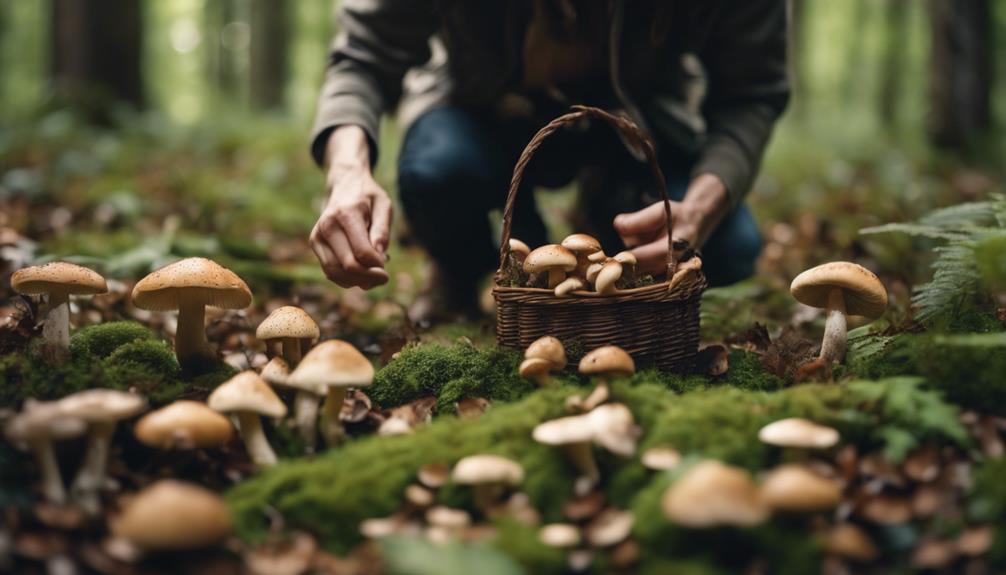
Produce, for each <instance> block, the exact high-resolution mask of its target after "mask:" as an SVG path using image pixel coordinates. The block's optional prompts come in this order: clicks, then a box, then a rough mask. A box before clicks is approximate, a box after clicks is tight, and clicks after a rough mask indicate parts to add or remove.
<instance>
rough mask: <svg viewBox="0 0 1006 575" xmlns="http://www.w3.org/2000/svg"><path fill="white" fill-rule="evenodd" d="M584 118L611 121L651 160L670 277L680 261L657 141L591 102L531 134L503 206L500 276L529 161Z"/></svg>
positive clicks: (630, 121)
mask: <svg viewBox="0 0 1006 575" xmlns="http://www.w3.org/2000/svg"><path fill="white" fill-rule="evenodd" d="M582 118H598V119H601V120H604V121H605V122H607V123H608V124H611V126H612V127H613V128H615V129H616V130H617V131H618V132H619V133H620V134H621V135H622V136H623V138H624V140H625V143H626V145H629V146H633V147H635V148H637V149H639V150H641V151H642V152H643V154H644V155H645V156H646V160H647V161H648V162H649V164H650V171H651V172H652V174H653V179H654V180H655V181H656V184H657V189H659V190H660V199H661V200H662V201H663V202H664V213H665V214H666V216H667V277H668V278H670V277H672V276H673V275H674V268H675V267H676V266H677V261H676V260H675V258H674V241H673V240H672V239H671V237H672V234H671V231H672V230H671V201H670V200H669V199H668V198H667V183H666V181H665V180H664V173H663V171H661V169H660V165H659V163H658V162H657V154H656V151H655V150H654V148H653V142H652V141H651V140H650V138H649V136H647V135H646V133H645V132H643V131H642V130H641V129H639V126H637V125H636V124H635V123H634V122H633V121H632V120H630V119H628V118H626V117H623V116H616V115H615V114H611V113H608V112H605V111H604V110H601V109H599V108H592V107H589V106H573V107H572V108H570V111H569V112H567V113H565V114H563V115H562V116H559V117H558V118H556V119H554V120H552V121H551V122H549V123H548V124H546V125H545V126H544V127H543V128H542V129H540V130H538V133H537V134H535V135H534V137H533V138H531V141H530V142H528V143H527V146H526V147H525V148H524V151H523V152H521V155H520V159H518V160H517V165H516V166H514V169H513V178H511V180H510V190H509V191H508V192H507V198H506V205H505V206H504V207H503V233H502V238H501V241H500V265H499V269H498V270H497V272H496V273H497V276H500V275H501V274H502V273H503V267H504V266H505V265H506V258H507V255H509V253H510V226H511V223H512V221H513V208H514V204H515V203H516V200H517V190H518V188H520V184H521V180H522V179H523V178H524V169H525V168H527V164H528V162H530V161H531V158H532V157H533V156H534V153H535V152H536V151H537V150H538V148H539V147H540V146H541V144H542V142H544V141H545V139H546V138H548V137H549V136H551V135H552V134H554V133H555V132H556V131H558V130H559V128H561V127H563V126H565V125H568V124H572V123H574V122H576V121H578V120H580V119H582Z"/></svg>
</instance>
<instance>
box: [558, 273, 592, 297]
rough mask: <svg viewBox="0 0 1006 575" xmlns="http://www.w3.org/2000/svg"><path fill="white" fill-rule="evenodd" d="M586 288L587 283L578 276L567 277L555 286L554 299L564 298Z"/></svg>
mask: <svg viewBox="0 0 1006 575" xmlns="http://www.w3.org/2000/svg"><path fill="white" fill-rule="evenodd" d="M586 287H587V281H586V280H584V279H582V278H581V277H579V276H569V277H568V278H566V279H564V280H562V281H561V282H560V283H559V285H557V286H555V290H553V291H554V292H555V297H566V296H568V295H569V294H571V293H573V292H575V291H577V290H582V289H584V288H586Z"/></svg>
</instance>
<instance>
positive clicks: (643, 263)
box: [631, 234, 667, 275]
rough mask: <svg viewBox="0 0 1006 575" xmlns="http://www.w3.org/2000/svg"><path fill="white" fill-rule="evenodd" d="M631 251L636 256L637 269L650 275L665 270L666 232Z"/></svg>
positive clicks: (661, 272)
mask: <svg viewBox="0 0 1006 575" xmlns="http://www.w3.org/2000/svg"><path fill="white" fill-rule="evenodd" d="M631 251H632V255H634V256H636V261H637V264H636V269H637V270H638V271H640V272H642V273H646V274H652V275H661V274H663V273H664V272H666V271H667V234H664V235H662V236H660V237H659V238H657V239H655V240H653V241H652V242H650V243H648V244H643V245H641V246H639V247H637V248H634V249H633V250H631Z"/></svg>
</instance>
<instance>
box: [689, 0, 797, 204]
mask: <svg viewBox="0 0 1006 575" xmlns="http://www.w3.org/2000/svg"><path fill="white" fill-rule="evenodd" d="M786 29H787V15H786V2H785V0H747V1H746V2H736V3H735V2H731V1H727V2H723V3H721V4H720V10H719V13H718V14H717V15H716V18H715V23H714V25H713V27H712V29H711V33H710V36H709V37H708V38H707V39H706V44H705V50H703V52H705V53H704V54H701V55H700V59H701V60H702V61H703V64H704V65H705V67H706V72H707V77H708V82H709V84H708V86H709V91H708V93H707V97H706V99H705V101H704V103H703V115H704V117H705V119H706V123H707V134H706V139H705V141H704V144H703V146H702V149H701V151H700V153H699V159H698V162H697V164H696V166H695V168H694V170H693V175H698V174H700V173H704V172H709V173H712V174H714V175H716V176H718V177H719V178H720V179H721V180H722V181H723V183H724V184H725V185H726V188H727V192H728V193H729V195H730V199H731V201H732V202H733V204H734V205H737V204H738V203H740V202H741V201H742V200H743V199H744V197H745V196H746V195H747V193H748V191H749V190H750V189H751V185H752V184H753V183H754V179H755V176H756V175H757V173H758V168H759V165H760V164H761V159H762V155H763V152H764V150H765V147H766V145H767V144H768V140H769V136H770V135H771V134H772V127H773V125H774V124H775V121H776V120H777V119H778V118H779V116H780V115H781V114H782V112H783V110H784V109H785V108H786V104H787V103H788V101H789V80H788V77H787V67H786V50H787V47H786V43H787V33H786V32H787V30H786Z"/></svg>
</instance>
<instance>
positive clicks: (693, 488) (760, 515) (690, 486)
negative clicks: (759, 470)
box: [661, 460, 769, 528]
mask: <svg viewBox="0 0 1006 575" xmlns="http://www.w3.org/2000/svg"><path fill="white" fill-rule="evenodd" d="M661 504H662V507H663V511H664V515H665V516H666V517H667V518H668V519H670V520H671V521H673V522H674V523H677V524H678V525H682V526H684V527H691V528H707V527H717V526H721V525H732V526H736V527H753V526H755V525H758V524H760V523H762V522H764V521H765V520H766V519H768V517H769V507H768V505H767V504H766V503H765V501H764V499H762V496H761V492H760V491H759V489H758V486H757V485H755V483H754V481H753V480H752V479H751V474H750V473H748V472H747V471H745V470H743V469H740V468H738V467H733V466H730V465H726V464H724V463H721V462H719V461H712V460H707V461H702V462H699V463H697V464H695V465H694V466H693V467H691V468H690V469H688V471H686V472H685V473H684V475H682V476H681V477H680V478H679V479H678V480H677V481H675V482H674V484H673V485H671V486H670V487H669V488H668V489H667V491H666V492H665V493H664V497H663V500H662V502H661Z"/></svg>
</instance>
